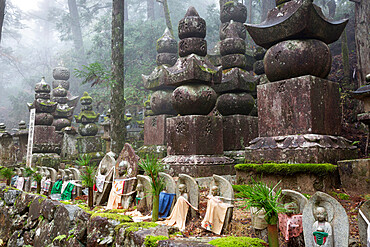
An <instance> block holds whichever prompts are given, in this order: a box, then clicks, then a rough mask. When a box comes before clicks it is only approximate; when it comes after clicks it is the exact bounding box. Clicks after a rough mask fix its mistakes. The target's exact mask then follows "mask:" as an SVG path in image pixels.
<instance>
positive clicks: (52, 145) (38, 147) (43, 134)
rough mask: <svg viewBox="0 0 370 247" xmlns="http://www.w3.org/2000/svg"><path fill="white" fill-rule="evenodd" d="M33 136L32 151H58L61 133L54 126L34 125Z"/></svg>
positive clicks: (59, 149)
mask: <svg viewBox="0 0 370 247" xmlns="http://www.w3.org/2000/svg"><path fill="white" fill-rule="evenodd" d="M34 131H35V132H34V136H33V150H32V151H33V152H34V153H58V154H59V153H60V151H61V143H62V139H63V135H61V134H58V133H56V132H55V127H54V126H44V125H36V126H35V129H34Z"/></svg>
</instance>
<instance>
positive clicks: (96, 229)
mask: <svg viewBox="0 0 370 247" xmlns="http://www.w3.org/2000/svg"><path fill="white" fill-rule="evenodd" d="M87 232H88V234H87V246H89V247H98V246H108V245H102V244H101V243H100V242H102V241H104V240H105V239H108V238H109V237H110V236H111V234H112V233H113V232H114V229H113V225H112V224H111V223H110V222H109V221H108V219H107V218H102V217H99V216H98V217H94V218H91V219H90V221H89V224H88V227H87ZM112 237H113V236H112ZM112 241H113V238H112ZM108 244H109V243H108Z"/></svg>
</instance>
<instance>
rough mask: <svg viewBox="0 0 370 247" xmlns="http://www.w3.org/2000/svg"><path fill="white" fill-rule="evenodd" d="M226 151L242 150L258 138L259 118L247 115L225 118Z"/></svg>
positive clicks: (224, 139)
mask: <svg viewBox="0 0 370 247" xmlns="http://www.w3.org/2000/svg"><path fill="white" fill-rule="evenodd" d="M222 120H223V123H222V124H223V141H224V151H231V150H242V149H244V148H245V147H246V146H248V143H249V142H250V141H251V140H253V139H254V138H256V137H258V118H257V117H252V116H246V115H230V116H223V117H222Z"/></svg>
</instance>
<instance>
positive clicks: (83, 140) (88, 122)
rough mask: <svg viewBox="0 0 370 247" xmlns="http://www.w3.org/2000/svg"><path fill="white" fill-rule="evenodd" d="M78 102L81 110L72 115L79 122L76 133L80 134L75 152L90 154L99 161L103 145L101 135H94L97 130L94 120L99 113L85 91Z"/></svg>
mask: <svg viewBox="0 0 370 247" xmlns="http://www.w3.org/2000/svg"><path fill="white" fill-rule="evenodd" d="M80 103H81V105H82V108H81V112H80V114H79V115H75V116H74V118H75V120H76V122H77V123H79V124H80V125H79V126H78V133H79V134H80V135H81V136H79V137H77V138H76V147H77V152H78V154H90V155H91V157H92V160H95V161H100V160H101V159H102V158H103V152H102V151H103V145H102V139H101V137H100V136H96V134H97V133H98V130H99V129H98V126H97V125H96V122H98V119H99V115H100V114H99V113H95V112H94V111H93V109H92V105H91V104H92V98H91V96H90V95H89V94H88V93H87V92H84V94H83V96H82V97H81V99H80Z"/></svg>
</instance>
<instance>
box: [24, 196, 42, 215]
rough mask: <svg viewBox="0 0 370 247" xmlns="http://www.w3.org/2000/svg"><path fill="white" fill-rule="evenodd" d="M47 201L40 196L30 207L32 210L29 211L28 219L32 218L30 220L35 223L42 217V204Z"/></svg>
mask: <svg viewBox="0 0 370 247" xmlns="http://www.w3.org/2000/svg"><path fill="white" fill-rule="evenodd" d="M44 200H45V198H43V197H41V196H39V197H36V198H35V199H34V200H33V201H32V203H31V205H30V210H29V214H28V217H29V218H30V220H32V221H34V220H37V219H38V218H39V217H40V215H41V209H42V206H41V204H42V202H43V201H44Z"/></svg>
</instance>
